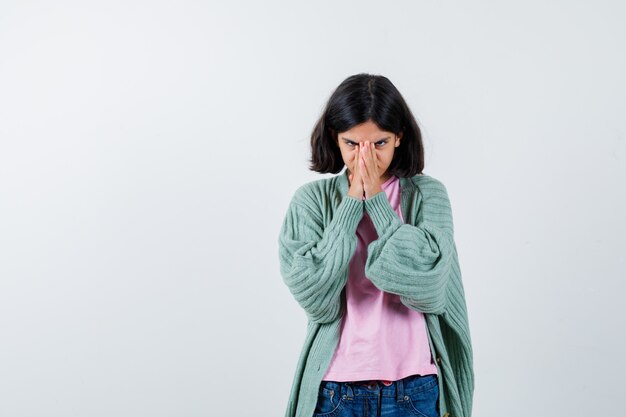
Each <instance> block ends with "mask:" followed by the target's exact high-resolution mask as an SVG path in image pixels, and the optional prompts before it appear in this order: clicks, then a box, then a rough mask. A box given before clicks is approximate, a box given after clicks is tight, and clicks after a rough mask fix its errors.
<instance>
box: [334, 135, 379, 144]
mask: <svg viewBox="0 0 626 417" xmlns="http://www.w3.org/2000/svg"><path fill="white" fill-rule="evenodd" d="M341 139H343V140H346V141H348V142H354V143H357V141H356V140H352V139H349V138H345V137H343V136H342V137H341ZM385 139H389V136H385V137H384V138H381V139H378V140H377V141H374V143H376V142H380V141H381V140H385Z"/></svg>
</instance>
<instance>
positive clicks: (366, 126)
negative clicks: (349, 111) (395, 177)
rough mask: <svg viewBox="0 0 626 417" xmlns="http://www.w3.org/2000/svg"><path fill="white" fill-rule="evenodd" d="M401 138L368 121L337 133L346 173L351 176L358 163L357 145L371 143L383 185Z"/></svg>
mask: <svg viewBox="0 0 626 417" xmlns="http://www.w3.org/2000/svg"><path fill="white" fill-rule="evenodd" d="M401 138H402V134H400V135H399V136H398V135H396V134H395V133H393V132H386V131H384V130H380V128H379V127H378V126H377V125H376V124H375V123H374V122H372V121H371V120H368V121H367V122H364V123H361V124H360V125H356V126H354V127H353V128H352V129H350V130H346V131H345V132H339V133H338V134H337V142H338V143H337V145H338V146H339V150H340V151H341V157H342V158H343V162H344V163H345V164H346V166H347V167H348V173H350V174H351V173H353V172H354V169H355V167H356V166H355V164H356V163H357V162H358V159H357V156H358V146H357V143H362V144H365V141H369V142H371V143H373V144H374V149H375V151H376V155H377V156H378V172H380V173H381V177H380V182H381V183H383V182H385V181H386V180H387V179H388V178H389V175H388V173H387V168H388V167H389V165H390V164H391V160H392V159H393V153H394V151H395V149H396V148H397V147H398V146H400V139H401Z"/></svg>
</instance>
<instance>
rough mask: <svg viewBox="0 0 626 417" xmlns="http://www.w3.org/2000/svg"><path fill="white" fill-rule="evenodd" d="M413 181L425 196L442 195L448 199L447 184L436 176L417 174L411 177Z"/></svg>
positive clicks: (441, 196)
mask: <svg viewBox="0 0 626 417" xmlns="http://www.w3.org/2000/svg"><path fill="white" fill-rule="evenodd" d="M411 181H412V182H413V184H415V186H416V187H417V188H418V190H419V192H420V193H421V194H422V195H424V196H425V197H426V196H428V197H435V198H437V197H440V198H446V199H447V197H448V190H447V189H446V186H445V185H444V184H443V182H441V181H440V180H438V179H437V178H435V177H432V176H430V175H427V174H417V175H414V176H413V177H411Z"/></svg>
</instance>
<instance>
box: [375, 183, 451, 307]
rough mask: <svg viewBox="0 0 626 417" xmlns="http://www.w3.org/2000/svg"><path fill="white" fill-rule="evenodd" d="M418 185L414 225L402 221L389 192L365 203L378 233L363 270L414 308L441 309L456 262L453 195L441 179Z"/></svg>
mask: <svg viewBox="0 0 626 417" xmlns="http://www.w3.org/2000/svg"><path fill="white" fill-rule="evenodd" d="M423 191H424V190H420V195H419V196H418V199H417V203H418V208H416V209H417V210H419V211H418V216H417V218H416V221H415V223H416V225H412V224H409V223H403V222H402V220H401V219H400V217H398V214H397V213H396V212H395V211H394V210H393V208H392V207H391V204H390V203H389V200H388V199H387V196H386V194H385V192H378V193H377V194H375V195H374V196H371V197H369V198H368V199H366V200H365V202H364V205H365V209H366V210H367V213H368V215H369V216H370V218H371V219H372V222H373V224H374V227H375V228H376V231H377V233H378V239H377V240H375V241H373V242H372V243H370V244H369V246H368V250H367V252H368V256H367V260H366V264H365V275H366V276H367V277H368V278H369V279H370V280H371V281H372V283H373V284H374V285H376V286H377V287H378V288H379V289H381V290H383V291H386V292H390V293H393V294H397V295H399V296H400V299H401V301H402V302H403V303H404V304H406V305H408V306H410V307H413V308H414V309H416V310H418V311H421V312H424V313H431V314H442V313H443V312H444V311H445V309H446V304H447V298H448V284H449V281H450V276H451V274H452V269H453V267H454V259H455V257H454V254H455V245H454V236H453V234H454V232H453V229H454V228H453V223H452V211H451V207H450V201H449V199H448V194H447V192H446V189H445V187H444V186H443V184H442V183H441V182H439V181H437V180H434V179H433V180H431V182H430V184H429V187H428V189H427V190H426V191H427V192H425V193H424V192H423Z"/></svg>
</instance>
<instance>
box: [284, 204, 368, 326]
mask: <svg viewBox="0 0 626 417" xmlns="http://www.w3.org/2000/svg"><path fill="white" fill-rule="evenodd" d="M309 207H310V205H307V204H306V203H305V202H301V201H300V199H298V198H297V195H296V196H294V198H293V199H292V201H291V203H290V205H289V208H288V210H287V213H286V215H285V219H284V221H283V224H282V227H281V230H280V235H279V239H278V243H279V261H280V272H281V275H282V277H283V280H284V282H285V283H286V284H287V287H289V290H290V291H291V293H292V294H293V296H294V298H295V299H296V301H298V303H299V304H300V306H301V307H302V308H303V309H304V310H305V312H306V314H307V316H308V318H309V320H310V321H312V322H317V323H328V322H331V321H333V320H335V319H337V318H338V317H340V315H341V298H340V296H341V291H342V290H343V287H344V286H345V283H346V280H347V272H348V266H349V263H350V260H351V259H352V256H353V255H354V251H355V250H356V245H357V238H356V228H357V226H358V224H359V222H360V220H361V218H362V217H363V201H362V200H359V199H356V198H353V197H351V196H345V197H344V198H343V200H342V201H341V203H340V204H339V205H338V206H337V209H336V211H335V213H334V215H333V219H332V220H331V221H330V223H329V224H328V225H327V226H326V228H324V226H323V223H322V219H321V216H319V214H318V213H316V212H314V211H313V210H311V209H310V208H309Z"/></svg>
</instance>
